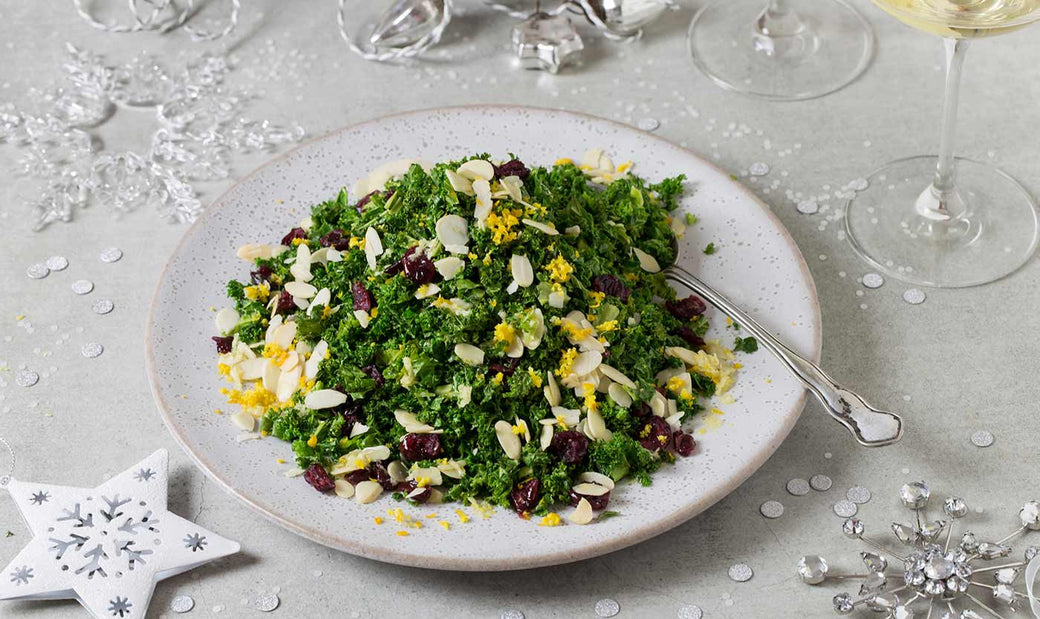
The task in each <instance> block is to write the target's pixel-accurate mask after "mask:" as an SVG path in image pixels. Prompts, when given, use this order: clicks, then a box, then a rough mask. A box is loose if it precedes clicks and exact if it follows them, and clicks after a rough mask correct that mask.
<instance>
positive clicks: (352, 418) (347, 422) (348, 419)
mask: <svg viewBox="0 0 1040 619" xmlns="http://www.w3.org/2000/svg"><path fill="white" fill-rule="evenodd" d="M340 417H343V425H342V426H341V427H340V430H339V435H340V436H350V431H351V430H353V429H354V424H356V423H360V422H361V418H360V417H358V416H357V415H355V414H353V413H347V412H342V413H340Z"/></svg>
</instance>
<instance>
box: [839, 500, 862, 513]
mask: <svg viewBox="0 0 1040 619" xmlns="http://www.w3.org/2000/svg"><path fill="white" fill-rule="evenodd" d="M857 511H859V508H858V507H856V504H855V503H853V502H852V501H850V500H848V499H842V500H840V501H838V502H837V503H835V504H834V513H835V514H837V515H839V516H841V517H842V518H851V517H853V516H855V515H856V512H857Z"/></svg>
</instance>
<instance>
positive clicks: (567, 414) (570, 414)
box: [552, 406, 581, 427]
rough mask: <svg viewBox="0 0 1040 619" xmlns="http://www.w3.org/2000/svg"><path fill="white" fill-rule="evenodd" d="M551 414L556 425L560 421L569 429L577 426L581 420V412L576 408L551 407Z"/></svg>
mask: <svg viewBox="0 0 1040 619" xmlns="http://www.w3.org/2000/svg"><path fill="white" fill-rule="evenodd" d="M552 414H553V417H554V418H555V419H556V421H557V423H558V422H561V421H562V422H563V423H565V424H566V425H567V426H570V427H574V426H577V425H578V422H579V421H580V420H581V411H580V410H578V409H576V408H564V407H562V406H554V407H552Z"/></svg>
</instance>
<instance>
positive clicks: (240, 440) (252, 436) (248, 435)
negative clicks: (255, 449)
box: [235, 431, 261, 443]
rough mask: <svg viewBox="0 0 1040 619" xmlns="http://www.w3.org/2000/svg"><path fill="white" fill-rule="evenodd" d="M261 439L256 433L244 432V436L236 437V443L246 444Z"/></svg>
mask: <svg viewBox="0 0 1040 619" xmlns="http://www.w3.org/2000/svg"><path fill="white" fill-rule="evenodd" d="M260 438H261V437H260V434H258V433H256V432H252V431H250V432H243V433H242V434H239V435H238V436H236V437H235V442H236V443H244V442H246V441H259V440H260Z"/></svg>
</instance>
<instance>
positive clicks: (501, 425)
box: [495, 420, 521, 460]
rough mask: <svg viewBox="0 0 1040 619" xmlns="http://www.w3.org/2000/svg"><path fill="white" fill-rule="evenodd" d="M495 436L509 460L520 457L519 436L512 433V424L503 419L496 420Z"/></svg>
mask: <svg viewBox="0 0 1040 619" xmlns="http://www.w3.org/2000/svg"><path fill="white" fill-rule="evenodd" d="M495 436H497V437H498V444H499V445H501V446H502V450H503V451H505V452H506V456H508V457H509V459H510V460H519V459H520V448H521V445H520V437H519V436H517V435H516V434H513V424H511V423H509V422H508V421H503V420H500V421H497V422H496V423H495Z"/></svg>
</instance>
